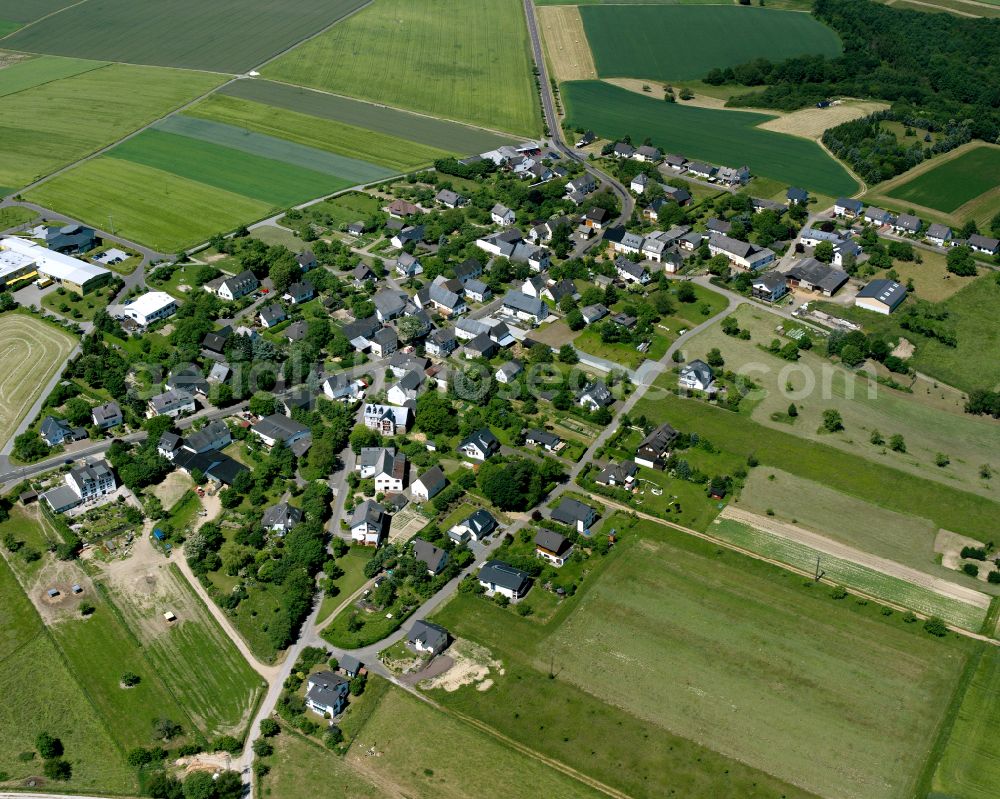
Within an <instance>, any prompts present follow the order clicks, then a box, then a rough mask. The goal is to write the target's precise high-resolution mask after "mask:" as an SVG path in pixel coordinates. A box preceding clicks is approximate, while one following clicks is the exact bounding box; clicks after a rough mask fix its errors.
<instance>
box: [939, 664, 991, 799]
mask: <svg viewBox="0 0 1000 799" xmlns="http://www.w3.org/2000/svg"><path fill="white" fill-rule="evenodd" d="M997 724H1000V650H998V649H997V648H996V647H994V646H987V647H984V648H983V653H982V657H981V659H980V661H979V664H978V666H977V667H976V670H975V672H974V673H973V676H972V681H971V682H970V684H969V687H968V689H967V690H966V693H965V697H964V699H963V701H962V704H961V705H960V706H959V710H958V715H957V717H956V719H955V724H954V726H953V727H952V730H951V735H950V736H949V737H948V741H947V744H946V745H945V748H944V753H943V754H942V757H941V761H940V762H939V763H938V767H937V771H936V772H935V773H934V779H933V788H934V790H935V791H938V792H939V793H937V794H934V795H935V796H941V797H956V799H992V797H995V796H996V795H997V786H998V785H1000V738H998V737H997V734H996V730H997Z"/></svg>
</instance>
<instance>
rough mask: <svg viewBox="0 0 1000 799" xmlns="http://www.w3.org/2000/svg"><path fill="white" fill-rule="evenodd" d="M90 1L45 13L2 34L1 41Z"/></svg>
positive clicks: (17, 51) (79, 2)
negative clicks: (4, 34)
mask: <svg viewBox="0 0 1000 799" xmlns="http://www.w3.org/2000/svg"><path fill="white" fill-rule="evenodd" d="M89 2H90V0H77V2H75V3H70V4H69V5H68V6H64V7H63V8H57V9H56V10H55V11H50V12H49V13H48V14H44V15H43V16H41V17H39V18H38V19H33V20H31V22H27V23H25V24H24V25H22V26H21V27H20V28H17V29H16V30H12V31H11V32H10V33H8V34H7V35H6V36H0V42H2V41H3V40H4V39H8V38H10V37H11V36H13V35H14V34H15V33H18V32H20V31H23V30H24V29H25V28H30V27H31V26H32V25H37V24H38V23H39V22H43V21H44V20H47V19H48V18H49V17H54V16H55V15H56V14H61V13H62V12H63V11H69V10H70V9H71V8H76V7H77V6H82V5H83V4H84V3H89ZM5 49H6V48H5ZM11 52H14V53H27V52H28V51H27V50H12V51H11ZM30 55H47V53H30ZM57 57H58V56H57Z"/></svg>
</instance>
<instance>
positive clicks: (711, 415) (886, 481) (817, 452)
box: [632, 375, 1000, 541]
mask: <svg viewBox="0 0 1000 799" xmlns="http://www.w3.org/2000/svg"><path fill="white" fill-rule="evenodd" d="M670 377H673V375H671V376H670ZM652 394H653V396H650V394H647V395H646V396H645V397H643V399H641V400H640V401H639V402H638V403H637V404H636V406H635V409H634V412H633V414H632V416H633V418H638V416H639V415H640V414H644V415H645V416H646V417H647V418H648V419H649V420H650V421H656V422H661V421H669V422H670V424H672V425H673V426H674V427H675V428H677V429H678V430H681V431H683V432H689V433H690V432H697V433H698V434H699V435H701V436H702V437H704V438H708V439H710V440H711V441H712V442H714V443H715V444H716V446H719V447H722V448H724V449H726V450H728V451H730V452H733V453H735V454H737V455H741V456H742V457H747V456H749V455H750V454H754V455H755V456H756V457H757V458H758V459H759V460H760V462H761V464H763V468H767V467H768V466H773V467H776V468H778V469H783V470H784V471H786V472H791V473H794V474H796V475H798V476H799V477H801V478H804V479H807V480H813V481H815V482H818V483H821V484H823V485H825V486H827V487H828V488H830V489H832V490H834V491H839V492H842V493H844V494H848V495H850V496H853V497H856V498H858V499H861V500H864V501H866V502H870V503H872V504H873V505H879V506H881V507H883V508H887V509H889V510H892V511H896V512H898V513H904V514H910V515H913V516H919V517H923V518H926V519H929V520H930V521H931V522H932V523H933V524H935V525H937V526H938V527H943V528H945V529H947V530H952V531H954V532H957V533H961V534H962V535H968V536H970V537H972V538H976V539H978V540H981V541H986V540H988V538H990V537H992V535H993V533H992V530H993V529H994V528H995V520H996V518H997V513H998V511H1000V508H998V505H997V503H996V502H993V501H991V500H989V499H987V498H985V497H981V496H978V495H976V494H970V493H968V492H965V491H960V490H958V489H956V488H952V487H950V486H947V485H943V484H940V483H937V482H931V481H929V480H925V479H921V478H919V477H915V476H913V475H910V474H907V473H906V472H901V471H898V470H896V469H893V468H891V467H889V466H883V465H881V464H878V463H874V462H872V461H870V460H867V459H865V458H863V457H861V456H859V455H854V454H851V453H849V452H845V451H842V450H839V449H834V448H833V447H831V446H828V445H826V444H823V443H819V442H816V441H807V440H806V439H803V438H799V437H798V436H796V435H794V434H792V433H785V432H783V431H781V430H776V429H772V428H770V427H764V426H763V425H760V424H757V423H756V422H754V421H753V420H751V419H748V418H747V417H746V416H744V415H742V414H736V413H732V412H731V411H726V410H722V409H720V408H715V407H711V406H709V405H707V404H705V403H703V402H690V401H687V400H683V399H680V398H678V397H676V396H674V395H672V394H669V393H667V392H657V391H653V392H652ZM888 486H891V489H892V490H887V487H888Z"/></svg>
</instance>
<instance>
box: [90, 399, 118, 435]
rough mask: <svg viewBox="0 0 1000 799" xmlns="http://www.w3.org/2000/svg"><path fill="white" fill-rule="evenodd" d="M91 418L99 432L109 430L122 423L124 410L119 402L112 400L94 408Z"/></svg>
mask: <svg viewBox="0 0 1000 799" xmlns="http://www.w3.org/2000/svg"><path fill="white" fill-rule="evenodd" d="M90 418H91V420H92V421H93V423H94V426H95V427H96V428H97V429H98V430H109V429H111V428H112V427H117V426H118V425H120V424H121V423H122V409H121V407H120V406H119V405H118V403H117V402H115V401H114V400H111V401H110V402H105V403H104V404H103V405H98V406H97V407H96V408H93V409H92V410H91V412H90Z"/></svg>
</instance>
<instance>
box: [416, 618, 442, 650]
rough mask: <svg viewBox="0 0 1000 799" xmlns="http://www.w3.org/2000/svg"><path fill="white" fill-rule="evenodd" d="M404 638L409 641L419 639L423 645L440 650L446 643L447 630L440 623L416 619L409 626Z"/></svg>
mask: <svg viewBox="0 0 1000 799" xmlns="http://www.w3.org/2000/svg"><path fill="white" fill-rule="evenodd" d="M406 640H407V641H409V642H410V643H415V642H416V641H420V642H421V643H422V644H423V645H424V646H425V647H430V648H432V649H436V650H440V649H444V647H446V646H447V645H448V631H447V630H446V629H445V628H444V627H442V626H441V625H440V624H434V623H433V622H430V621H426V620H424V619H417V620H416V621H415V622H413V626H412V627H410V634H409V635H408V636H407V637H406Z"/></svg>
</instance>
